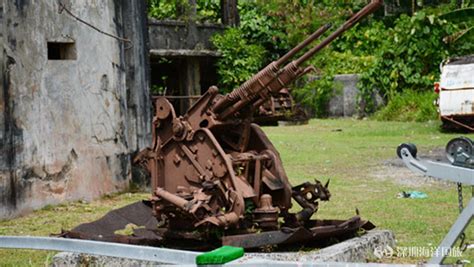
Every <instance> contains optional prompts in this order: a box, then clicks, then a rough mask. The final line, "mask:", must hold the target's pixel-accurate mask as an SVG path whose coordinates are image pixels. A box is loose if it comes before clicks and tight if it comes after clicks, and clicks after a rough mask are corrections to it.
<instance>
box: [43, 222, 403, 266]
mask: <svg viewBox="0 0 474 267" xmlns="http://www.w3.org/2000/svg"><path fill="white" fill-rule="evenodd" d="M386 246H390V247H395V237H394V235H393V233H392V231H389V230H372V231H368V232H367V234H365V235H363V236H361V237H356V238H352V239H349V240H346V241H344V242H341V243H339V244H336V245H333V246H330V247H327V248H324V249H320V250H314V251H309V252H308V251H301V252H274V253H245V255H244V257H243V258H241V259H239V260H236V261H233V262H232V263H231V265H239V264H243V265H249V264H250V265H254V264H264V265H265V264H266V263H272V262H273V263H278V262H281V263H286V264H290V265H292V263H294V264H296V263H300V264H301V263H322V262H333V263H334V262H352V263H365V262H367V259H374V258H375V256H374V250H375V249H377V248H381V247H386ZM84 264H86V265H91V266H124V265H125V266H160V265H161V264H160V263H158V262H149V261H139V260H130V259H122V258H115V257H105V256H96V255H85V254H78V253H66V252H63V253H59V254H56V255H55V256H54V257H53V261H52V266H83V265H84ZM277 265H278V264H277Z"/></svg>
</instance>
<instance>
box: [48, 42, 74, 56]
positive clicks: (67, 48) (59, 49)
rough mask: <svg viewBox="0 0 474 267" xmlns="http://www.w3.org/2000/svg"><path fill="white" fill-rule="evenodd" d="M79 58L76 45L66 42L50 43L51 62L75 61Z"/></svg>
mask: <svg viewBox="0 0 474 267" xmlns="http://www.w3.org/2000/svg"><path fill="white" fill-rule="evenodd" d="M76 58H77V52H76V44H75V43H72V42H70V43H64V42H48V59H49V60H74V59H76Z"/></svg>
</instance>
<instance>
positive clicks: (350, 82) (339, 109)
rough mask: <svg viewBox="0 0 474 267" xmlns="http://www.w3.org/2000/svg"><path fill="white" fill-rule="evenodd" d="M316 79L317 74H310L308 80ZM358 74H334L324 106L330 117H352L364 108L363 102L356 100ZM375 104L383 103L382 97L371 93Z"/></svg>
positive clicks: (358, 114)
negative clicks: (329, 94)
mask: <svg viewBox="0 0 474 267" xmlns="http://www.w3.org/2000/svg"><path fill="white" fill-rule="evenodd" d="M314 79H318V77H317V76H310V77H309V80H310V81H311V80H314ZM358 82H359V75H358V74H340V75H335V76H334V89H333V94H332V97H331V99H330V100H329V103H328V104H327V107H326V113H327V115H328V116H330V117H352V116H360V115H363V114H361V110H364V107H363V106H364V103H361V102H359V101H358V95H359V92H360V90H359V88H358V87H357V83H358ZM373 101H374V104H375V105H376V106H381V105H383V99H382V98H381V97H380V95H378V94H377V93H374V95H373Z"/></svg>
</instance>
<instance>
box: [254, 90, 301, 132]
mask: <svg viewBox="0 0 474 267" xmlns="http://www.w3.org/2000/svg"><path fill="white" fill-rule="evenodd" d="M308 120H309V115H308V113H307V112H306V111H305V110H304V109H303V107H302V106H300V105H299V104H298V103H296V101H295V100H294V98H293V96H292V95H291V92H290V90H289V89H288V88H283V89H281V90H280V91H279V92H277V93H273V94H272V95H271V97H270V99H269V100H268V101H266V102H265V103H263V104H262V105H261V106H260V107H259V108H258V109H257V110H256V111H255V114H254V117H253V121H254V122H255V123H257V124H258V125H278V122H281V121H287V122H294V123H298V124H304V123H307V122H308Z"/></svg>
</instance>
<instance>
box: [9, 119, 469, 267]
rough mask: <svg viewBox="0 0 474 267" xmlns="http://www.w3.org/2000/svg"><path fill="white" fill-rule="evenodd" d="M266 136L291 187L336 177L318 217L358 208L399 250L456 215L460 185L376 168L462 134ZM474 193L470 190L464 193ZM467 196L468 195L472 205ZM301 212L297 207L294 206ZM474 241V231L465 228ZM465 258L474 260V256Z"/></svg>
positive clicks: (420, 126)
mask: <svg viewBox="0 0 474 267" xmlns="http://www.w3.org/2000/svg"><path fill="white" fill-rule="evenodd" d="M264 130H265V132H266V133H267V134H268V136H269V138H270V140H272V141H273V143H274V145H275V146H276V148H277V149H278V150H279V151H280V154H281V157H282V160H283V164H284V166H285V169H286V171H287V173H288V176H289V177H290V180H291V181H292V183H293V185H296V184H298V183H301V182H304V181H308V180H314V179H320V180H323V181H325V180H326V179H328V178H331V184H330V190H331V193H332V199H331V201H329V202H325V203H323V204H322V205H321V207H320V211H319V212H318V213H317V217H318V218H334V219H344V218H349V217H351V216H354V214H355V209H356V208H358V209H359V210H360V212H361V215H362V217H364V218H366V219H369V220H371V221H372V222H373V223H374V224H375V225H377V227H378V228H380V229H391V230H392V231H393V232H394V233H395V236H396V238H397V243H398V246H401V247H409V246H416V247H435V246H437V245H438V243H439V242H440V241H441V239H442V238H443V237H444V235H445V234H446V233H447V231H448V230H449V228H450V226H451V224H452V223H453V222H454V220H455V219H456V217H457V215H458V210H457V194H456V188H455V185H454V184H453V185H446V184H443V183H429V184H426V185H424V184H422V185H417V186H407V185H405V184H403V183H400V182H397V181H392V180H390V179H383V177H382V178H381V177H380V173H379V174H378V176H377V175H375V174H374V173H375V172H376V170H378V169H380V168H381V167H383V166H385V165H384V162H385V161H387V160H391V159H394V158H395V157H396V156H395V150H396V147H397V146H398V145H399V144H400V143H402V142H413V143H415V144H417V146H418V155H420V156H421V157H422V156H423V154H424V153H428V151H429V150H431V149H434V148H440V147H441V148H444V146H445V145H446V143H447V142H448V141H449V140H450V139H451V138H453V137H457V136H458V134H444V133H440V132H439V131H438V124H437V122H430V123H401V122H378V121H372V120H352V119H337V120H311V121H310V123H309V124H308V125H303V126H288V127H266V128H264ZM409 190H418V191H423V192H425V193H427V194H428V198H427V199H398V198H397V197H396V194H397V193H398V192H401V191H409ZM464 191H465V195H466V196H468V194H469V193H470V189H468V188H465V190H464ZM146 197H147V194H130V193H125V194H121V195H115V196H111V197H107V198H104V199H101V200H97V201H94V202H92V203H82V202H75V203H70V204H63V205H60V206H55V207H47V208H45V209H42V210H39V211H36V212H34V213H32V214H29V215H27V216H24V217H21V218H17V219H14V220H10V221H2V222H0V234H1V235H43V236H44V235H48V234H50V233H58V232H60V230H61V229H70V228H72V227H73V226H75V225H77V224H80V223H83V222H88V221H91V220H94V219H96V218H99V217H100V216H102V215H103V214H105V213H106V212H107V211H108V210H110V209H113V208H117V207H121V206H123V205H125V204H127V203H131V202H134V201H136V200H139V199H143V198H146ZM468 198H469V197H466V198H465V199H466V200H467V199H468ZM295 209H296V207H295ZM467 240H469V241H471V242H474V229H473V227H469V228H468V230H467ZM52 255H54V252H37V251H27V250H0V264H1V265H15V266H18V265H43V264H47V263H48V262H49V261H50V259H51V257H52ZM463 258H465V259H468V260H471V261H472V262H474V253H473V251H472V250H471V251H469V250H468V251H467V252H465V253H464V255H463ZM425 259H426V258H423V257H421V258H414V257H393V258H390V259H384V260H383V262H401V263H405V262H406V263H408V262H410V263H416V262H419V261H422V260H425Z"/></svg>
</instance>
